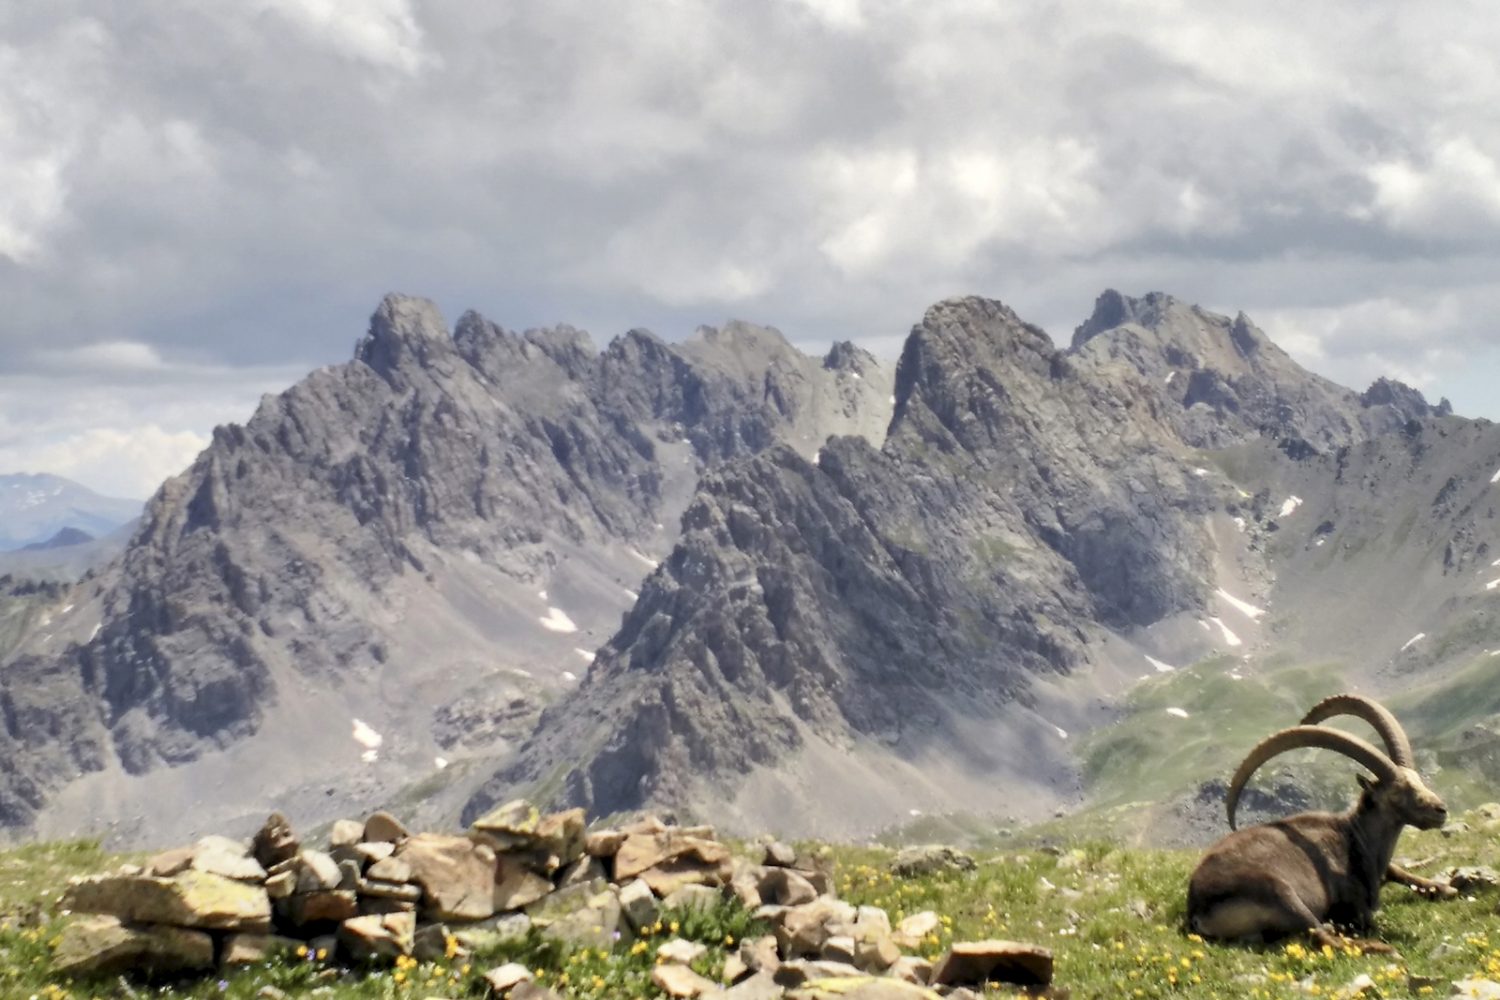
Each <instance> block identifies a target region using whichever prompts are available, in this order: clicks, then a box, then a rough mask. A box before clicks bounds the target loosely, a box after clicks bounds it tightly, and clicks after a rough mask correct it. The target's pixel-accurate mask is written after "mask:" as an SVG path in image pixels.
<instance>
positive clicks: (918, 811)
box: [906, 809, 922, 816]
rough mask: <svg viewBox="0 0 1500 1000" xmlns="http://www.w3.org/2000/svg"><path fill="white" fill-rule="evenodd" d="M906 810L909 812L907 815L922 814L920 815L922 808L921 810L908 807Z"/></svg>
mask: <svg viewBox="0 0 1500 1000" xmlns="http://www.w3.org/2000/svg"><path fill="white" fill-rule="evenodd" d="M906 812H907V815H909V816H920V815H922V810H920V809H908V810H906Z"/></svg>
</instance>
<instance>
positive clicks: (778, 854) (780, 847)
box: [761, 840, 797, 868]
mask: <svg viewBox="0 0 1500 1000" xmlns="http://www.w3.org/2000/svg"><path fill="white" fill-rule="evenodd" d="M796 863H797V849H796V848H795V847H793V846H791V845H790V844H784V843H782V842H781V841H779V840H773V841H771V842H770V843H769V844H767V845H766V853H765V856H764V858H763V859H762V860H761V864H763V865H766V866H767V867H771V868H790V867H792V866H793V865H795V864H796Z"/></svg>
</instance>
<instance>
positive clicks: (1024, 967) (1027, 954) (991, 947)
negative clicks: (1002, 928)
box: [932, 941, 1052, 986]
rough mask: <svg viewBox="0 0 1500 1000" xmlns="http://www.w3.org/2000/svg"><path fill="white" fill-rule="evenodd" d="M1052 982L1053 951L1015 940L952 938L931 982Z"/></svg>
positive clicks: (1044, 983) (945, 984) (976, 984)
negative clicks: (953, 941)
mask: <svg viewBox="0 0 1500 1000" xmlns="http://www.w3.org/2000/svg"><path fill="white" fill-rule="evenodd" d="M1051 982H1052V952H1051V951H1049V950H1047V949H1046V948H1042V947H1040V946H1038V945H1031V944H1021V943H1019V942H1016V941H959V942H955V943H954V944H953V946H952V947H951V948H949V949H948V953H947V954H946V955H944V956H943V957H942V958H941V959H940V960H939V961H938V962H937V964H936V966H935V967H934V968H933V970H932V984H933V985H934V986H983V985H984V984H986V983H1015V984H1016V985H1019V986H1048V985H1050V984H1051Z"/></svg>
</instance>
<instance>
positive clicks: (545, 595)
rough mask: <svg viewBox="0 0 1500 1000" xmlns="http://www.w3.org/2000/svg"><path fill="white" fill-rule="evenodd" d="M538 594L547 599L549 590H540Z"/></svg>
mask: <svg viewBox="0 0 1500 1000" xmlns="http://www.w3.org/2000/svg"><path fill="white" fill-rule="evenodd" d="M536 596H537V597H539V598H541V599H542V600H544V601H545V600H546V599H547V592H546V591H545V590H538V591H537V592H536Z"/></svg>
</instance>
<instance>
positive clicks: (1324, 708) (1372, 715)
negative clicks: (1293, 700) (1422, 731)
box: [1302, 694, 1415, 767]
mask: <svg viewBox="0 0 1500 1000" xmlns="http://www.w3.org/2000/svg"><path fill="white" fill-rule="evenodd" d="M1335 715H1352V716H1354V717H1355V718H1359V719H1364V720H1365V721H1366V722H1368V723H1369V724H1370V725H1371V726H1374V727H1375V731H1376V732H1377V733H1379V734H1380V738H1381V739H1382V740H1384V741H1385V752H1386V753H1387V754H1389V755H1390V758H1391V762H1392V763H1394V764H1395V765H1396V766H1397V767H1414V766H1415V764H1414V763H1413V762H1414V761H1415V758H1414V757H1413V756H1412V752H1411V740H1409V739H1407V738H1406V730H1405V729H1403V728H1401V723H1399V722H1397V721H1396V717H1395V716H1394V715H1392V714H1391V713H1390V711H1389V710H1388V709H1387V708H1386V707H1385V706H1384V705H1381V704H1380V703H1378V702H1375V701H1371V700H1370V699H1369V698H1366V697H1365V696H1364V695H1359V694H1336V695H1334V696H1333V697H1331V698H1324V699H1323V700H1322V701H1320V702H1318V703H1317V704H1316V705H1314V706H1313V707H1312V710H1311V711H1309V712H1308V713H1307V715H1305V716H1303V718H1302V724H1303V725H1304V726H1311V725H1316V724H1317V723H1319V722H1322V721H1323V720H1325V719H1331V718H1333V717H1334V716H1335Z"/></svg>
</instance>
